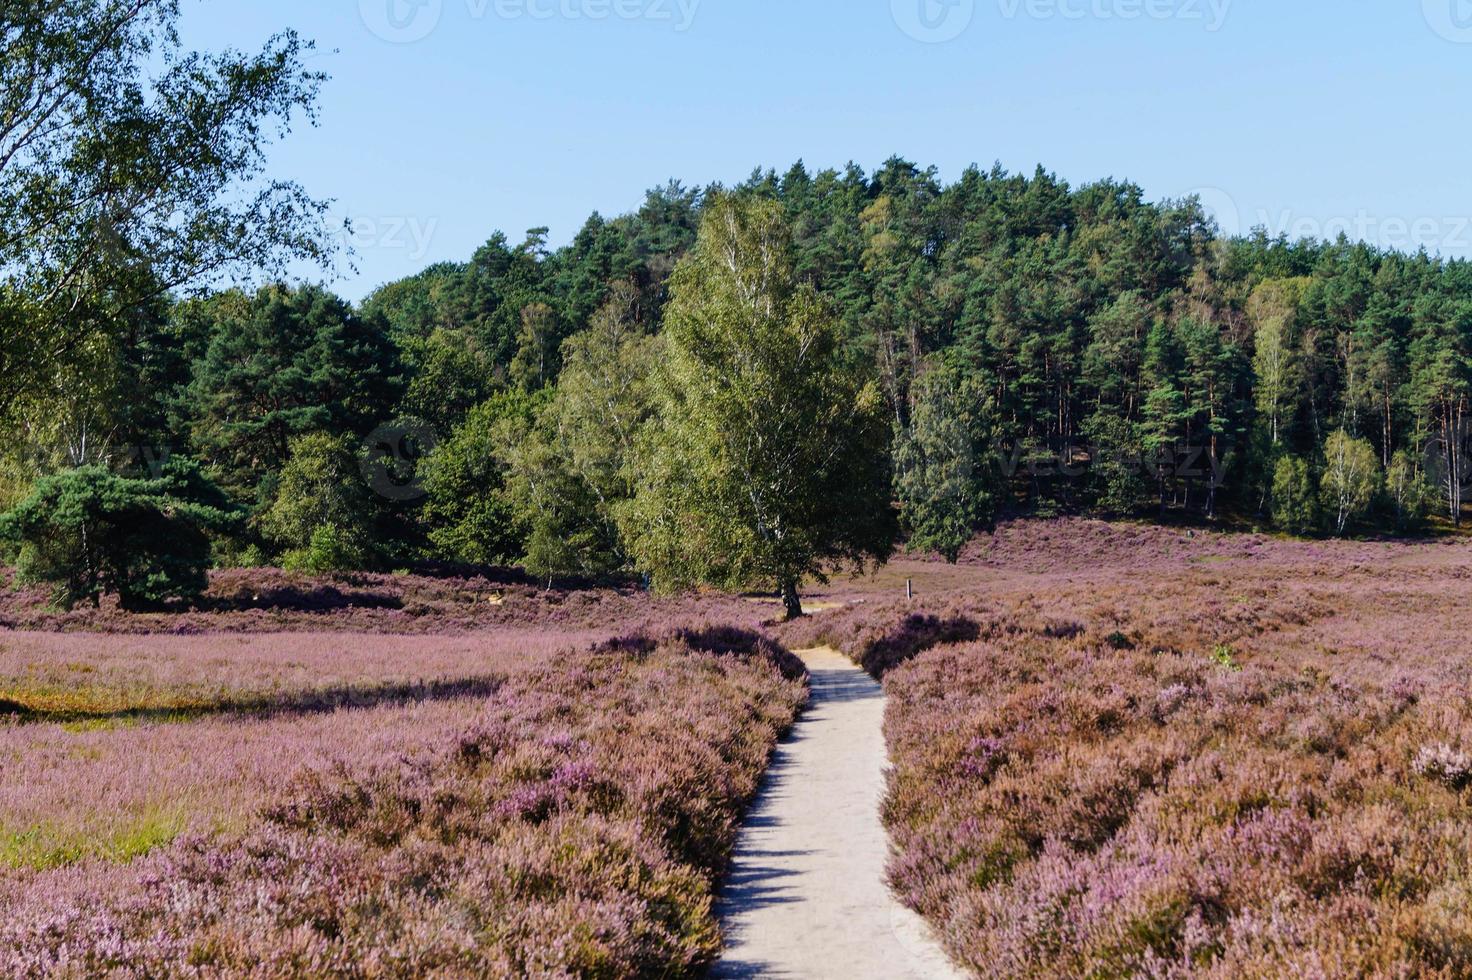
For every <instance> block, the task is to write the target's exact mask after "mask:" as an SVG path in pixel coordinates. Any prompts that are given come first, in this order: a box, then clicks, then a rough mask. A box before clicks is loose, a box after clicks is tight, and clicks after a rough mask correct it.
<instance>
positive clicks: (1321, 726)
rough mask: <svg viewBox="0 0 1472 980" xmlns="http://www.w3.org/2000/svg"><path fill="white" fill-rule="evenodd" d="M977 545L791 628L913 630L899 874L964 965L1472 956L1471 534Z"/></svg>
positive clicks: (893, 637) (902, 721)
mask: <svg viewBox="0 0 1472 980" xmlns="http://www.w3.org/2000/svg"><path fill="white" fill-rule="evenodd" d="M1096 532H1097V537H1098V538H1102V540H1103V541H1104V542H1105V543H1104V544H1103V545H1100V544H1099V542H1098V540H1096ZM1080 554H1082V556H1083V557H1082V558H1080ZM969 560H971V561H972V562H973V563H972V564H971V565H969V566H964V565H963V566H962V568H961V569H955V570H950V571H947V572H946V573H945V574H946V575H947V576H948V577H947V579H946V581H947V588H945V589H944V590H933V592H932V593H931V594H928V595H926V596H924V597H923V598H922V599H921V600H920V601H919V602H917V603H915V604H914V605H909V604H905V603H901V602H896V601H892V600H882V601H870V602H867V603H865V604H864V605H861V606H855V607H853V608H851V609H849V610H846V611H844V612H842V613H839V614H836V615H835V616H834V617H832V618H830V619H829V620H828V621H827V622H825V623H810V624H803V625H801V626H797V627H790V628H788V631H787V632H786V633H785V634H784V635H785V636H786V637H787V639H788V641H789V642H793V643H795V642H798V641H799V640H801V639H803V637H802V636H799V635H797V631H800V630H806V631H808V632H809V633H820V634H822V635H823V636H824V637H827V638H829V639H832V640H837V641H839V642H840V645H843V642H844V638H845V634H847V637H848V642H849V644H850V645H849V646H848V647H847V648H848V649H850V650H851V651H853V652H855V653H856V655H857V656H859V657H860V658H863V659H865V660H866V661H873V654H874V651H875V650H876V649H890V650H900V651H903V656H901V657H898V658H895V657H888V656H886V657H881V658H879V659H878V660H877V664H878V665H879V666H880V667H881V668H882V669H884V670H885V671H886V672H885V674H884V676H885V687H886V690H887V692H888V694H889V696H890V707H889V712H888V716H887V719H886V734H887V738H888V741H889V743H890V748H891V753H892V755H893V758H894V762H895V769H894V771H893V773H892V775H891V779H890V788H889V794H888V797H887V800H886V803H885V819H886V823H887V826H888V827H889V829H890V833H891V835H892V838H893V841H894V844H895V846H896V854H895V857H894V859H893V861H892V864H891V872H890V873H891V880H892V882H893V884H894V886H895V887H896V889H897V891H898V892H899V893H900V894H901V896H902V897H903V898H904V900H905V901H906V902H907V903H908V904H910V905H911V906H913V907H914V908H915V909H917V910H918V911H920V912H921V913H922V914H923V915H925V916H926V917H928V918H929V919H930V920H931V921H932V922H933V923H934V924H935V925H936V927H937V930H938V932H939V934H940V935H941V937H942V939H943V941H944V942H945V944H946V946H947V947H948V948H949V950H950V951H951V953H952V954H953V956H955V957H956V958H957V960H958V961H959V962H961V963H963V964H964V965H966V966H967V967H969V968H970V969H971V970H972V971H974V972H975V973H977V974H978V975H981V976H997V977H1024V976H1026V977H1053V976H1101V977H1114V976H1157V977H1170V976H1193V977H1195V976H1207V977H1224V978H1226V977H1232V978H1236V977H1281V976H1306V977H1344V976H1368V977H1392V976H1447V977H1452V976H1467V975H1469V974H1472V911H1469V910H1472V864H1469V862H1468V855H1469V854H1472V820H1469V818H1468V815H1469V812H1472V811H1469V809H1468V807H1469V805H1472V795H1469V794H1472V776H1469V775H1468V774H1469V773H1472V763H1469V762H1468V760H1469V758H1472V676H1469V666H1472V664H1469V661H1468V658H1467V657H1466V654H1465V632H1464V631H1461V630H1459V627H1458V623H1457V620H1458V618H1459V615H1460V614H1459V613H1458V612H1457V610H1458V609H1465V608H1468V603H1469V602H1472V581H1469V580H1472V547H1469V546H1468V545H1467V544H1463V543H1454V544H1440V543H1433V544H1426V545H1405V544H1382V543H1370V544H1354V543H1333V544H1304V543H1298V542H1281V541H1274V540H1271V539H1265V538H1258V537H1251V536H1233V535H1213V534H1201V535H1197V536H1194V537H1192V536H1190V535H1188V534H1186V533H1184V532H1179V531H1170V530H1167V529H1160V528H1150V529H1131V528H1128V527H1116V526H1108V525H1098V524H1097V523H1095V522H1081V521H1062V522H1049V523H1044V524H1039V525H1037V526H1031V527H1027V526H1016V525H1012V526H1007V527H1004V528H1003V529H1002V530H1001V533H1000V534H999V535H998V536H997V538H996V539H993V540H983V541H982V542H981V543H979V544H978V545H975V546H973V548H972V550H971V552H970V558H969ZM1013 560H1015V561H1016V566H1015V568H1012V569H1009V568H1007V567H1006V566H1005V563H1006V562H1008V561H1013ZM968 569H969V571H970V573H971V574H973V575H974V579H973V584H971V585H969V586H968V585H967V584H966V583H965V581H964V575H965V574H967V572H968ZM906 573H907V574H923V568H922V566H919V565H912V566H911V569H908V570H907V571H906ZM961 622H969V623H970V624H972V628H973V629H974V635H975V637H976V639H972V640H962V641H961V642H949V641H948V639H947V636H946V635H944V634H945V631H944V630H939V629H937V628H936V627H937V624H942V623H961ZM1222 651H1230V657H1229V658H1224V657H1223V656H1222V655H1221V652H1222ZM1228 659H1229V660H1230V663H1227V662H1226V661H1227V660H1228Z"/></svg>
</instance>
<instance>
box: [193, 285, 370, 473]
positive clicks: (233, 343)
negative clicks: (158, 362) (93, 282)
mask: <svg viewBox="0 0 1472 980" xmlns="http://www.w3.org/2000/svg"><path fill="white" fill-rule="evenodd" d="M199 303H200V304H201V307H202V308H201V309H200V311H199V315H202V316H205V317H207V318H208V319H209V321H210V327H211V339H210V342H209V348H208V350H207V351H206V352H205V354H204V357H203V359H202V360H201V361H200V362H199V363H198V365H197V366H196V369H195V374H194V380H193V383H192V385H191V387H190V389H189V397H190V399H191V401H192V403H193V406H194V424H193V437H194V440H195V445H196V446H197V448H198V449H199V451H200V453H201V455H202V456H203V458H204V459H205V460H207V461H208V462H209V463H210V464H212V465H213V466H214V467H215V468H216V469H217V470H218V471H219V472H220V473H221V474H222V476H223V478H224V479H223V482H224V483H225V485H226V486H227V488H229V489H231V490H233V491H235V492H237V493H241V494H242V495H246V496H249V495H252V494H254V495H257V496H259V495H260V494H262V493H264V492H265V491H266V490H267V489H268V482H269V481H268V477H269V476H270V475H271V474H274V473H277V472H279V471H280V470H281V468H282V467H283V466H284V465H285V464H286V461H287V459H288V457H289V456H290V455H291V441H292V440H293V439H294V438H296V437H298V436H301V435H305V434H308V433H313V432H326V433H329V434H331V435H334V436H353V437H356V438H359V439H361V438H363V437H364V436H366V435H367V434H368V433H369V432H370V431H372V430H373V428H374V427H375V426H376V425H378V424H379V423H381V422H383V421H386V420H387V419H388V417H389V414H390V412H391V410H392V407H393V405H394V404H395V403H396V402H397V401H398V391H397V387H398V380H397V379H398V374H399V366H398V359H397V352H396V350H395V348H394V347H393V345H392V344H391V343H390V342H389V340H388V337H387V336H386V334H385V332H384V330H383V327H382V325H381V324H378V323H375V322H370V321H367V320H364V319H363V318H362V317H359V316H358V315H357V314H355V313H354V312H353V311H352V309H351V308H350V307H349V306H348V304H347V303H345V302H344V301H343V300H341V299H339V298H338V297H336V296H334V295H332V294H331V293H329V292H327V291H326V290H324V289H322V288H320V287H317V286H300V287H296V288H288V287H285V286H268V287H266V288H264V289H262V290H260V291H259V292H257V293H256V294H255V295H253V296H247V295H245V294H244V293H241V292H238V291H231V292H228V293H221V294H219V295H216V296H212V297H210V298H209V299H207V300H202V301H199Z"/></svg>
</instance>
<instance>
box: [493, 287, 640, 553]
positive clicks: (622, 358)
mask: <svg viewBox="0 0 1472 980" xmlns="http://www.w3.org/2000/svg"><path fill="white" fill-rule="evenodd" d="M638 303H639V297H638V291H637V289H636V288H635V286H634V285H633V284H632V283H620V284H617V285H615V286H614V287H613V289H612V290H611V292H610V295H609V298H608V300H607V302H606V303H605V304H604V305H603V307H602V308H600V309H599V311H598V312H597V313H596V314H595V315H594V317H593V322H592V323H591V325H590V326H589V328H588V329H587V330H586V331H584V332H583V333H581V334H579V335H577V336H575V337H572V338H569V339H568V341H567V343H566V344H565V345H564V346H563V351H562V357H563V362H564V366H563V369H562V374H561V376H560V377H559V378H558V383H557V389H556V391H555V393H553V394H552V395H551V397H550V400H549V401H548V402H547V404H546V405H545V407H543V408H542V410H541V411H540V412H539V413H538V415H537V417H536V420H535V424H533V425H531V426H530V427H528V428H527V429H525V430H524V431H522V432H521V433H520V434H519V435H518V436H517V437H515V438H513V439H511V440H510V443H511V444H510V445H509V448H508V450H507V454H508V460H509V462H510V470H509V475H508V492H509V494H510V496H511V498H512V499H514V500H515V501H516V506H517V513H518V516H519V518H520V520H521V521H522V523H523V524H524V525H525V527H526V528H527V543H526V552H525V554H524V555H523V558H522V560H523V562H524V564H525V565H526V567H527V570H528V571H530V572H531V573H532V574H534V575H540V576H544V577H547V578H553V577H555V576H559V575H583V576H601V575H606V574H608V573H611V572H615V571H619V570H621V569H624V568H626V567H627V565H628V563H629V561H628V554H627V552H626V549H625V545H624V540H623V538H622V536H621V535H620V533H619V528H618V524H617V519H618V514H619V512H620V510H621V509H623V508H625V507H627V506H628V503H629V501H630V500H631V499H632V498H633V496H634V492H635V486H636V476H637V474H636V471H635V465H636V463H637V460H636V453H635V448H636V441H637V439H638V436H639V432H640V430H641V429H642V428H643V426H644V425H645V423H646V422H647V421H648V420H649V418H650V416H651V414H652V413H653V410H654V394H653V390H652V387H651V378H650V375H651V372H652V370H653V366H654V365H655V364H656V363H657V361H658V360H659V357H660V351H661V349H662V344H663V341H662V340H661V339H660V338H658V337H654V336H651V335H650V334H649V333H648V332H647V331H646V330H645V329H644V328H643V326H642V325H641V324H640V322H639V319H638Z"/></svg>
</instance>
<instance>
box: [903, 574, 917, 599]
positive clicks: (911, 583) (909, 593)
mask: <svg viewBox="0 0 1472 980" xmlns="http://www.w3.org/2000/svg"><path fill="white" fill-rule="evenodd" d="M905 598H906V599H908V600H910V601H911V602H914V601H915V580H914V579H912V578H907V579H905Z"/></svg>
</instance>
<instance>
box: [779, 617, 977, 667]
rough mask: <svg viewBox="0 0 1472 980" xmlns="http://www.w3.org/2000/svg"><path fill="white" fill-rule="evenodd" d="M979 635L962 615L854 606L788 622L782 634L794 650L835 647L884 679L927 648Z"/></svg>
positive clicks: (967, 618) (974, 625)
mask: <svg viewBox="0 0 1472 980" xmlns="http://www.w3.org/2000/svg"><path fill="white" fill-rule="evenodd" d="M981 632H982V628H981V626H979V625H978V624H977V623H976V622H975V621H974V620H972V619H970V618H969V617H968V616H966V615H950V616H943V615H937V614H934V613H920V612H911V613H907V612H904V611H902V610H901V609H896V608H894V607H881V608H865V607H855V608H853V609H849V610H845V611H842V612H838V613H829V614H825V615H823V616H818V617H813V618H811V619H809V620H805V621H801V622H797V623H792V624H788V625H786V626H785V627H784V628H783V630H782V632H781V635H782V637H783V639H784V641H785V642H787V643H788V645H790V646H793V647H799V648H800V647H811V646H818V645H828V646H832V647H835V648H836V649H839V650H842V651H843V652H844V653H846V654H848V655H849V656H850V657H852V658H853V659H854V660H855V661H856V662H857V663H858V664H859V665H860V666H861V667H863V668H864V669H865V670H866V671H868V672H869V673H870V674H872V675H874V676H875V677H878V678H882V677H883V676H884V675H885V674H886V673H888V672H889V671H890V670H893V669H894V668H895V667H897V666H899V665H900V664H902V663H904V662H905V661H907V660H909V659H911V658H912V657H915V656H917V655H918V654H920V653H922V652H923V651H925V650H928V649H930V648H931V647H934V646H937V645H938V644H942V643H959V642H963V641H966V640H974V639H976V638H977V637H978V636H980V635H981Z"/></svg>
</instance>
